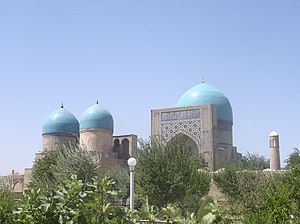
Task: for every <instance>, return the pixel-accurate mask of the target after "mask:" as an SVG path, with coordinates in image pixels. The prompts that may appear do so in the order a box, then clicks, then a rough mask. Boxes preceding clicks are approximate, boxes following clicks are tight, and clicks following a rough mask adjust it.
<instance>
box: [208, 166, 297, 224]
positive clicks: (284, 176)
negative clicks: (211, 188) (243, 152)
mask: <svg viewBox="0 0 300 224" xmlns="http://www.w3.org/2000/svg"><path fill="white" fill-rule="evenodd" d="M214 181H215V182H216V183H217V185H218V187H219V189H220V190H221V191H222V192H223V193H224V194H225V195H226V197H227V214H229V215H230V216H231V217H236V218H238V219H242V220H243V221H242V223H251V224H252V223H267V224H273V223H297V222H296V220H298V221H299V218H300V216H299V199H300V197H299V196H300V194H299V193H298V192H299V190H298V189H299V184H300V167H295V168H294V169H292V170H291V171H288V172H280V173H276V172H263V171H239V170H238V167H237V166H227V167H226V168H225V169H224V170H223V171H221V172H219V173H216V174H215V175H214Z"/></svg>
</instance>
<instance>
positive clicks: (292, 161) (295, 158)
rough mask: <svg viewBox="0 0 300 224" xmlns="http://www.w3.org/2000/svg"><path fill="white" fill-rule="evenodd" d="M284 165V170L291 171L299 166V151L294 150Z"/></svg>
mask: <svg viewBox="0 0 300 224" xmlns="http://www.w3.org/2000/svg"><path fill="white" fill-rule="evenodd" d="M284 162H285V163H286V169H292V168H293V167H295V166H297V165H300V151H299V149H298V148H294V151H293V152H292V153H291V154H290V155H289V156H288V158H287V159H286V160H285V161H284Z"/></svg>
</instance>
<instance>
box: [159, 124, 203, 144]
mask: <svg viewBox="0 0 300 224" xmlns="http://www.w3.org/2000/svg"><path fill="white" fill-rule="evenodd" d="M178 133H187V134H188V135H189V136H191V137H192V138H193V139H194V140H195V141H196V143H197V144H199V143H200V121H198V120H194V121H181V122H171V123H170V122H168V123H162V125H161V137H162V139H163V140H165V141H169V140H170V139H171V138H172V137H174V136H175V135H176V134H178Z"/></svg>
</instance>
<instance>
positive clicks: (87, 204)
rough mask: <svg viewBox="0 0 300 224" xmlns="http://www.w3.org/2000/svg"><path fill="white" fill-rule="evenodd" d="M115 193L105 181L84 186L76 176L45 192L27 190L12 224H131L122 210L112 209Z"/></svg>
mask: <svg viewBox="0 0 300 224" xmlns="http://www.w3.org/2000/svg"><path fill="white" fill-rule="evenodd" d="M117 193H118V192H117V191H116V189H115V187H114V182H113V181H112V180H111V179H109V178H103V179H101V180H97V181H96V180H95V181H93V182H92V183H89V184H84V183H83V181H81V180H78V179H77V177H76V176H72V178H71V180H67V181H64V182H62V183H60V184H59V185H57V186H56V187H54V188H53V189H49V190H48V191H43V192H42V191H41V190H40V188H31V189H30V190H29V191H28V192H26V194H25V196H24V199H23V201H22V203H21V205H20V206H19V207H18V209H17V211H16V212H15V215H16V219H15V223H17V224H21V223H22V224H48V223H51V224H100V223H111V224H117V223H120V224H122V223H124V224H125V223H133V222H132V221H131V217H130V212H128V211H127V209H126V208H122V207H118V206H115V205H114V202H115V200H116V196H117Z"/></svg>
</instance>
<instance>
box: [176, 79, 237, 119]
mask: <svg viewBox="0 0 300 224" xmlns="http://www.w3.org/2000/svg"><path fill="white" fill-rule="evenodd" d="M203 104H214V105H215V106H216V108H217V117H218V120H222V121H228V122H231V123H233V122H232V121H233V118H232V109H231V105H230V102H229V100H228V99H227V97H226V96H225V95H224V94H223V93H222V92H221V91H219V90H218V89H216V88H215V87H213V86H211V85H208V84H206V83H204V82H202V83H200V84H199V85H196V86H194V87H193V88H191V89H189V90H188V91H187V92H185V93H184V94H183V95H182V96H181V97H180V99H179V101H178V103H177V107H188V106H195V105H203Z"/></svg>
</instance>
